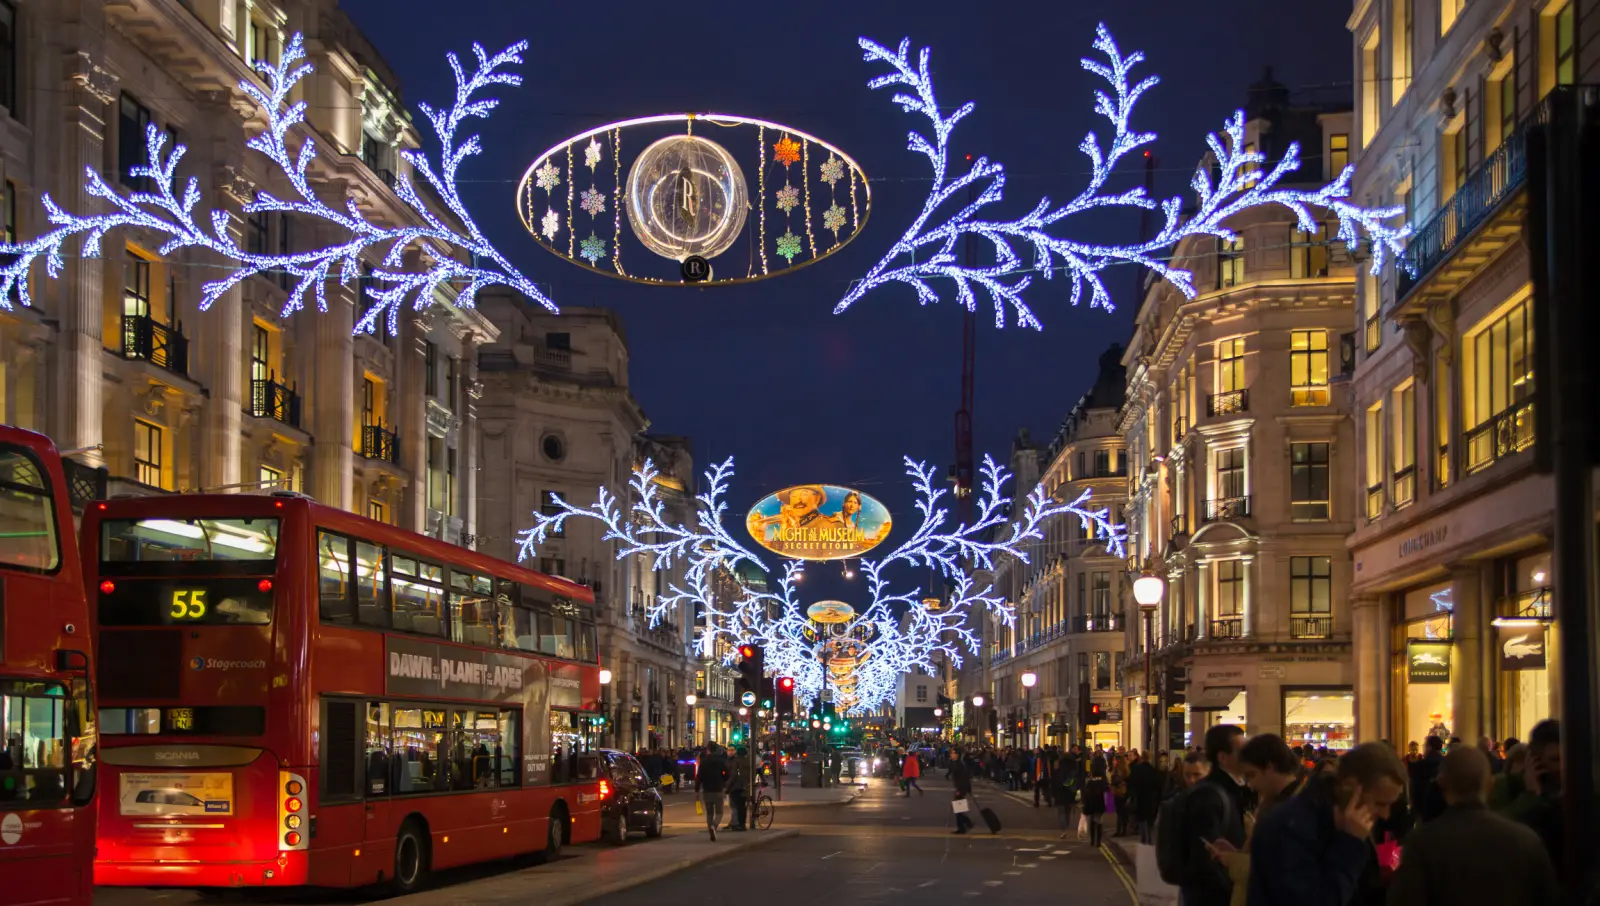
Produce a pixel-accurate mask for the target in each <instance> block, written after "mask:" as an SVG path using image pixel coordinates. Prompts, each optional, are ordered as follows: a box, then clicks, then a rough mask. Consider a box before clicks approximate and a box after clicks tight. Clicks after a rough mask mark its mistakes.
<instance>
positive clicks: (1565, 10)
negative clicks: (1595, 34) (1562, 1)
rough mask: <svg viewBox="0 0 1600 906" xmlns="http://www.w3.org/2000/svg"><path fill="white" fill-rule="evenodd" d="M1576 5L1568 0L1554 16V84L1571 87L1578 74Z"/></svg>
mask: <svg viewBox="0 0 1600 906" xmlns="http://www.w3.org/2000/svg"><path fill="white" fill-rule="evenodd" d="M1577 8H1578V4H1577V2H1576V0H1568V2H1567V5H1566V6H1563V7H1562V8H1561V11H1560V12H1558V13H1556V15H1555V19H1556V21H1555V42H1554V51H1555V64H1556V67H1555V68H1556V84H1557V85H1571V84H1573V83H1574V82H1576V81H1577V77H1578V76H1577V73H1578V42H1577V40H1576V35H1577V33H1578V20H1577V15H1578V13H1577Z"/></svg>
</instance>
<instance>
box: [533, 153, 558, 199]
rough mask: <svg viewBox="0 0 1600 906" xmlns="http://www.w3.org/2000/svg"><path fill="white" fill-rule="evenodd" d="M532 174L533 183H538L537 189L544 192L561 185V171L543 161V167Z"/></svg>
mask: <svg viewBox="0 0 1600 906" xmlns="http://www.w3.org/2000/svg"><path fill="white" fill-rule="evenodd" d="M534 172H535V174H536V179H535V182H536V183H538V186H539V188H541V189H543V190H545V191H546V192H548V191H550V190H551V189H554V188H555V187H556V186H559V185H561V169H560V168H559V167H557V166H556V165H555V164H553V163H551V162H549V161H545V162H544V166H542V167H540V168H539V169H538V170H536V171H534Z"/></svg>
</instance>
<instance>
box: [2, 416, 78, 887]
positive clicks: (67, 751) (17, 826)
mask: <svg viewBox="0 0 1600 906" xmlns="http://www.w3.org/2000/svg"><path fill="white" fill-rule="evenodd" d="M67 497H68V494H67V482H66V477H65V475H64V474H63V472H62V469H61V458H60V456H59V455H57V453H56V448H55V446H54V445H53V444H51V443H50V440H49V439H48V438H46V437H44V436H43V435H40V434H34V433H33V432H31V431H23V430H21V429H18V428H11V427H3V426H0V901H4V902H5V903H7V904H25V903H27V904H33V903H72V904H87V903H88V902H89V898H90V895H91V893H92V890H91V887H90V885H91V883H92V872H91V870H90V860H91V859H92V858H93V854H94V824H95V810H94V808H93V807H92V806H93V798H94V790H95V763H94V762H95V757H94V749H95V729H94V708H93V705H92V703H91V699H90V689H91V687H90V680H91V674H90V657H89V653H90V633H89V609H88V604H87V603H86V601H85V600H84V593H83V574H82V572H81V571H80V568H79V562H78V545H77V540H76V537H75V536H74V533H73V528H72V509H71V507H70V506H69V505H68V502H67Z"/></svg>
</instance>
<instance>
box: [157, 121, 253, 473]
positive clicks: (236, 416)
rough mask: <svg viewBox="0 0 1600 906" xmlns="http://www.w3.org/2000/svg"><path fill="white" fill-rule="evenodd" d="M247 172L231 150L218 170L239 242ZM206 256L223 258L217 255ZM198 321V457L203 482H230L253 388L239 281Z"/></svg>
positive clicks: (193, 293)
mask: <svg viewBox="0 0 1600 906" xmlns="http://www.w3.org/2000/svg"><path fill="white" fill-rule="evenodd" d="M206 109H207V110H208V114H209V115H210V116H214V117H217V118H219V119H221V118H226V119H223V120H222V121H224V122H230V123H231V122H233V111H232V109H231V108H230V107H229V106H228V105H227V104H225V103H213V104H208V105H206ZM238 154H239V155H242V154H243V151H242V149H239V150H238ZM243 172H244V165H243V162H242V160H240V159H239V157H238V156H236V155H235V154H232V153H230V154H229V162H228V163H225V164H222V165H221V166H219V167H218V168H217V173H216V184H215V189H216V190H217V191H216V193H215V194H216V196H217V197H218V198H219V199H220V200H221V202H222V203H221V205H220V206H219V207H220V208H221V209H225V210H226V211H227V212H228V233H229V235H230V236H231V237H232V238H233V241H234V242H236V243H238V242H241V241H242V236H243V229H244V222H243V220H241V219H240V209H241V206H242V205H244V204H245V203H247V202H249V201H251V200H252V199H253V198H254V195H255V184H254V183H251V182H249V181H248V180H246V179H245V178H244V177H243V176H242V175H240V174H242V173H243ZM206 257H207V258H209V259H210V260H213V261H215V262H218V263H224V262H223V259H221V258H220V257H218V256H215V255H206ZM207 279H208V278H202V279H198V280H187V281H184V283H183V284H180V286H182V288H183V289H185V290H186V292H185V295H186V296H188V297H189V298H191V299H195V300H198V299H199V297H200V287H201V285H202V284H203V283H205V282H207ZM173 315H174V317H177V304H176V300H173ZM197 320H198V322H199V323H198V325H197V327H198V329H197V330H196V331H195V338H196V339H197V340H199V345H202V346H203V347H204V351H203V353H202V355H201V356H199V358H200V360H201V362H202V363H203V371H202V374H201V375H200V377H201V380H202V382H203V383H204V384H205V386H206V387H207V388H208V389H209V390H210V391H211V398H210V399H208V400H207V401H206V405H205V413H204V418H203V421H202V422H201V431H202V432H203V434H204V440H203V441H202V444H201V449H202V450H203V451H204V453H203V455H202V457H201V462H200V485H201V486H202V487H206V488H222V487H231V486H234V485H237V484H238V483H239V482H240V481H242V480H243V479H242V478H241V473H242V471H243V468H244V457H243V453H242V446H243V441H244V410H245V407H246V406H247V405H249V403H250V387H249V386H247V385H246V383H245V369H246V361H245V356H244V323H245V322H244V290H243V288H242V284H235V285H234V286H233V287H232V288H230V289H229V290H228V291H227V292H225V293H223V294H222V295H221V296H220V297H219V298H218V299H217V301H216V302H215V303H213V304H212V306H211V309H210V310H209V311H207V312H204V313H203V314H202V315H201V316H200V317H199V318H198V319H197ZM251 477H254V474H252V476H251Z"/></svg>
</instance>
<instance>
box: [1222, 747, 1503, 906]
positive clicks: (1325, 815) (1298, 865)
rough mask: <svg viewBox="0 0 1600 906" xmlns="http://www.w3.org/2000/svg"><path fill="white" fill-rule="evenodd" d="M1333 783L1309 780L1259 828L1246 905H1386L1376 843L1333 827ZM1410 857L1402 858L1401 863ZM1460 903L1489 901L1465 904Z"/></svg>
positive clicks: (1252, 848)
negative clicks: (1305, 785) (1300, 790)
mask: <svg viewBox="0 0 1600 906" xmlns="http://www.w3.org/2000/svg"><path fill="white" fill-rule="evenodd" d="M1333 810H1334V786H1333V779H1332V778H1316V779H1313V780H1312V781H1310V784H1309V786H1307V788H1306V790H1305V792H1303V793H1301V794H1300V795H1298V796H1296V797H1294V798H1293V799H1290V800H1287V801H1285V802H1283V803H1282V804H1280V805H1279V806H1278V807H1276V808H1274V809H1272V810H1271V811H1270V812H1268V813H1267V816H1266V817H1264V818H1262V819H1261V820H1260V821H1259V822H1257V823H1256V830H1255V834H1254V835H1252V837H1251V839H1250V889H1249V897H1248V899H1247V900H1246V903H1248V906H1372V904H1377V903H1382V902H1383V889H1382V886H1381V883H1380V878H1379V871H1378V855H1377V851H1376V850H1375V849H1374V848H1373V845H1372V841H1371V840H1370V839H1365V838H1357V837H1352V836H1351V835H1349V834H1347V833H1345V832H1343V831H1341V830H1339V829H1338V828H1337V827H1335V826H1334V823H1333ZM1409 856H1410V853H1409V852H1408V853H1405V854H1403V855H1402V856H1401V859H1400V861H1401V864H1404V863H1405V860H1406V859H1407V858H1408V857H1409ZM1460 902H1471V903H1478V902H1489V901H1481V900H1467V901H1460Z"/></svg>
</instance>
